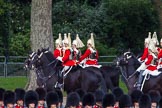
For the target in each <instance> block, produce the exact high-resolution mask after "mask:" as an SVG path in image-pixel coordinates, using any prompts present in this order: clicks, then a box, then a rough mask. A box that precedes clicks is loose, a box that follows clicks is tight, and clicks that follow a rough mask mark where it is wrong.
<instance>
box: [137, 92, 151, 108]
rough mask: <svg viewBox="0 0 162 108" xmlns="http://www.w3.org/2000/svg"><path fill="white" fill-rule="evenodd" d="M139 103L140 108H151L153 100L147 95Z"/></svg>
mask: <svg viewBox="0 0 162 108" xmlns="http://www.w3.org/2000/svg"><path fill="white" fill-rule="evenodd" d="M138 103H139V107H140V108H151V98H150V96H149V95H147V94H143V95H142V96H141V97H140V99H139V101H138Z"/></svg>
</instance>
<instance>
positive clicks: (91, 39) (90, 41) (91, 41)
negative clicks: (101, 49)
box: [87, 33, 95, 48]
mask: <svg viewBox="0 0 162 108" xmlns="http://www.w3.org/2000/svg"><path fill="white" fill-rule="evenodd" d="M87 44H91V45H92V47H93V48H95V43H94V37H93V33H91V38H90V39H88V41H87Z"/></svg>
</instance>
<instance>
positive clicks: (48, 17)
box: [26, 0, 53, 90]
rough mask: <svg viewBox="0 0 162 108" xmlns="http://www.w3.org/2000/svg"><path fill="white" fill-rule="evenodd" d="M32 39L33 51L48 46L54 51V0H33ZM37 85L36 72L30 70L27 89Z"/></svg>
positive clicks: (32, 88)
mask: <svg viewBox="0 0 162 108" xmlns="http://www.w3.org/2000/svg"><path fill="white" fill-rule="evenodd" d="M30 41H31V48H32V51H37V50H38V49H40V48H48V47H49V49H50V51H53V35H52V0H32V7H31V35H30ZM36 87H37V84H36V74H35V72H33V71H30V75H29V81H28V84H27V85H26V90H34V89H35V88H36Z"/></svg>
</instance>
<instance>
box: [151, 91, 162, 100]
mask: <svg viewBox="0 0 162 108" xmlns="http://www.w3.org/2000/svg"><path fill="white" fill-rule="evenodd" d="M148 94H149V96H150V98H151V102H156V103H159V101H160V98H161V95H160V93H159V91H156V90H151V91H149V93H148Z"/></svg>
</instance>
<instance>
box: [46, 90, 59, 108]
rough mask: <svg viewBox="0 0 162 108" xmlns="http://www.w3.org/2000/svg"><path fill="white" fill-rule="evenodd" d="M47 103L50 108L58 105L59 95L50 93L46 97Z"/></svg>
mask: <svg viewBox="0 0 162 108" xmlns="http://www.w3.org/2000/svg"><path fill="white" fill-rule="evenodd" d="M46 102H47V106H48V108H50V106H51V105H52V104H55V105H58V103H59V97H58V94H57V93H56V92H53V91H51V92H48V93H47V96H46Z"/></svg>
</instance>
